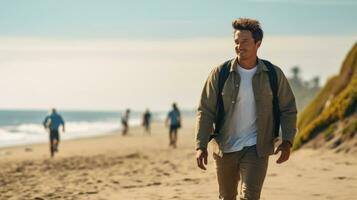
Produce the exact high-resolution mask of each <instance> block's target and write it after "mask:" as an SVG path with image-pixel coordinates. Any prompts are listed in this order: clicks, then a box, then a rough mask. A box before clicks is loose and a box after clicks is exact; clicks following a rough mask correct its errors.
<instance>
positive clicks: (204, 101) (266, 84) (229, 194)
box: [196, 18, 297, 200]
mask: <svg viewBox="0 0 357 200" xmlns="http://www.w3.org/2000/svg"><path fill="white" fill-rule="evenodd" d="M232 25H233V28H234V42H235V51H236V54H237V57H236V58H234V59H232V60H230V61H227V62H225V63H224V64H221V65H220V66H218V67H216V68H214V69H213V70H212V72H211V73H210V75H209V77H208V79H207V81H206V83H205V85H204V88H203V91H202V95H201V99H200V104H199V107H198V112H197V124H196V160H197V165H198V167H199V168H201V169H203V170H205V169H206V165H207V156H208V153H207V145H208V143H209V141H210V139H212V138H213V140H212V145H213V157H214V160H215V164H216V170H217V179H218V186H219V198H220V199H223V200H234V199H236V197H237V194H238V192H237V188H238V182H239V181H240V184H241V185H240V188H241V191H240V199H246V200H257V199H259V198H260V194H261V190H262V186H263V182H264V179H265V176H266V172H267V168H268V158H269V155H272V154H274V153H275V154H277V153H279V152H280V151H281V155H280V157H279V158H278V160H277V163H278V164H280V163H283V162H285V161H287V160H288V159H289V156H290V149H291V146H292V144H293V140H294V136H295V134H296V130H297V129H296V115H297V110H296V104H295V97H294V95H293V93H292V91H291V88H290V86H289V83H288V81H287V79H286V77H285V75H284V74H283V72H282V71H281V69H280V68H278V67H277V66H274V65H273V64H271V63H270V62H268V61H265V60H261V59H259V58H258V57H257V51H258V48H259V47H260V45H261V43H262V39H263V31H262V29H261V27H260V24H259V22H258V21H257V20H254V19H248V18H240V19H237V20H235V21H233V23H232ZM274 77H275V78H274ZM274 80H275V82H274ZM274 88H275V89H274ZM279 125H280V126H281V129H282V143H281V144H280V145H279V146H278V148H277V149H276V151H275V152H274V141H275V138H276V137H277V136H278V131H279ZM213 127H214V128H215V129H213Z"/></svg>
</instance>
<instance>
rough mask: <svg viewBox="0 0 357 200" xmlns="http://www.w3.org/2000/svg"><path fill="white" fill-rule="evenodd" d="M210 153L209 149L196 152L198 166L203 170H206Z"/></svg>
mask: <svg viewBox="0 0 357 200" xmlns="http://www.w3.org/2000/svg"><path fill="white" fill-rule="evenodd" d="M207 157H208V152H207V149H198V150H197V151H196V161H197V166H198V167H199V168H201V169H203V170H206V166H205V165H207Z"/></svg>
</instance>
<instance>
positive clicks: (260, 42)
mask: <svg viewBox="0 0 357 200" xmlns="http://www.w3.org/2000/svg"><path fill="white" fill-rule="evenodd" d="M261 44H262V41H261V40H259V41H258V42H257V43H256V44H255V45H256V47H257V49H258V48H259V47H260V45H261Z"/></svg>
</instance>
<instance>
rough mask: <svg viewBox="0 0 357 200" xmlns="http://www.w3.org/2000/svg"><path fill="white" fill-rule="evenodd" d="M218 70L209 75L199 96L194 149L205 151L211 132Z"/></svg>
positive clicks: (214, 112)
mask: <svg viewBox="0 0 357 200" xmlns="http://www.w3.org/2000/svg"><path fill="white" fill-rule="evenodd" d="M218 77H219V68H218V67H216V68H215V69H213V70H212V71H211V73H210V74H209V76H208V78H207V80H206V82H205V84H204V87H203V90H202V94H201V99H200V101H199V106H198V109H197V116H196V130H195V135H196V149H206V148H207V145H208V142H209V137H210V135H211V133H212V132H213V123H214V121H215V118H216V102H217V92H218Z"/></svg>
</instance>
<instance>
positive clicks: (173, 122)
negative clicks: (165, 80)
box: [165, 103, 181, 148]
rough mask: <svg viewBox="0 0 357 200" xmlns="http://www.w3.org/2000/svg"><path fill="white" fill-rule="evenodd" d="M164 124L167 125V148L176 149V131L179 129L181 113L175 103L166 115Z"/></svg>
mask: <svg viewBox="0 0 357 200" xmlns="http://www.w3.org/2000/svg"><path fill="white" fill-rule="evenodd" d="M165 124H166V126H168V125H169V141H170V143H169V146H171V147H173V148H176V144H177V130H178V129H179V128H181V113H180V110H179V109H178V107H177V105H176V103H173V104H172V110H170V112H169V113H168V115H167V118H166V121H165Z"/></svg>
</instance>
